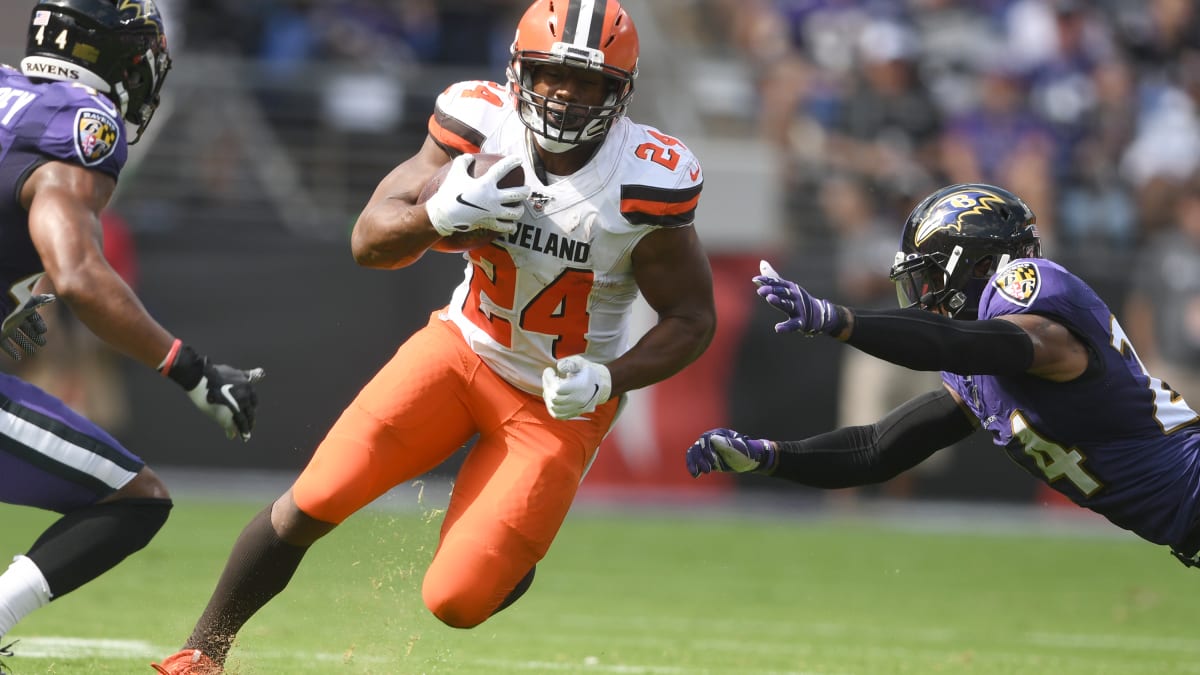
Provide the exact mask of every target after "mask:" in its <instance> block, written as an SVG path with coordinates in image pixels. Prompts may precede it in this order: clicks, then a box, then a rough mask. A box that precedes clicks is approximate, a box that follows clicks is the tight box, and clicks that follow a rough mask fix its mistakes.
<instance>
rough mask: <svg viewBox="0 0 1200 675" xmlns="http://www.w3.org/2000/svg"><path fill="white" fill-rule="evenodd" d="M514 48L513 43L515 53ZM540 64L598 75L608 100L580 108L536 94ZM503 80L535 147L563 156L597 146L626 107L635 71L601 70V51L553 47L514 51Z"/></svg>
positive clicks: (557, 45) (562, 45)
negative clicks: (534, 50)
mask: <svg viewBox="0 0 1200 675" xmlns="http://www.w3.org/2000/svg"><path fill="white" fill-rule="evenodd" d="M515 47H516V43H514V50H515ZM542 65H565V66H567V67H570V68H581V69H584V70H588V71H592V72H601V73H603V74H604V77H605V81H606V83H607V84H608V90H609V91H608V96H606V97H605V100H604V102H603V103H601V104H600V105H585V104H580V103H567V102H564V101H556V100H554V99H551V98H548V97H546V96H543V95H541V94H538V93H537V92H535V91H534V89H533V79H534V74H535V73H536V71H537V68H538V67H539V66H542ZM507 75H508V81H509V84H510V87H511V88H512V90H513V92H514V93H515V96H516V104H517V110H518V112H519V113H520V115H521V121H522V122H524V124H525V126H526V127H528V128H529V129H530V130H531V131H532V132H533V134H534V138H535V139H536V140H537V142H538V144H539V145H541V146H542V147H543V148H545V149H546V150H549V151H551V152H564V151H566V150H570V149H571V148H574V147H575V146H578V145H581V144H585V143H593V142H596V141H599V140H600V139H602V138H603V137H604V135H605V134H607V133H608V130H609V129H611V128H612V125H613V124H614V123H616V121H617V119H619V118H620V117H621V115H624V114H625V110H626V109H627V108H628V107H629V101H630V99H632V98H633V79H634V78H635V77H637V72H636V70H635V71H634V72H627V71H624V70H621V69H619V68H614V67H611V66H609V67H606V66H605V65H604V53H603V52H601V51H600V50H596V49H586V48H579V47H573V46H571V45H568V44H566V43H564V42H556V43H554V45H553V47H552V48H551V50H550V52H528V51H527V52H519V51H514V54H513V57H512V61H511V63H510V65H509V68H508V73H507Z"/></svg>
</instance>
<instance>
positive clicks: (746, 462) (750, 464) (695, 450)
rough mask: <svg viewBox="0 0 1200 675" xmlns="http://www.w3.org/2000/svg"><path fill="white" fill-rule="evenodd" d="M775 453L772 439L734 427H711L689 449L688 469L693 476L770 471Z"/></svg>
mask: <svg viewBox="0 0 1200 675" xmlns="http://www.w3.org/2000/svg"><path fill="white" fill-rule="evenodd" d="M775 456H776V450H775V444H774V443H772V442H771V441H768V440H765V439H760V438H750V437H749V436H746V435H745V434H742V433H739V432H736V431H734V430H733V429H710V430H708V431H706V432H704V433H703V434H701V435H700V438H698V439H696V442H695V443H693V444H692V447H690V448H688V449H687V469H688V473H690V474H692V477H693V478H699V477H700V474H704V473H709V472H711V471H728V472H733V473H747V472H750V471H762V472H766V471H770V470H771V469H774V468H775Z"/></svg>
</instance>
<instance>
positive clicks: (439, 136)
mask: <svg viewBox="0 0 1200 675" xmlns="http://www.w3.org/2000/svg"><path fill="white" fill-rule="evenodd" d="M429 135H430V136H432V137H433V140H434V142H435V143H437V144H438V145H439V146H441V148H442V150H445V151H446V154H448V155H450V156H451V157H456V156H458V155H462V154H468V153H475V152H479V146H481V145H483V141H484V136H483V134H482V133H480V132H479V131H477V130H476V129H473V128H471V126H470V125H468V124H466V123H465V122H463V121H462V120H460V119H457V118H455V117H451V116H450V115H449V114H448V113H447V112H446V111H444V110H442V109H441V108H436V109H434V111H433V115H430V117H429Z"/></svg>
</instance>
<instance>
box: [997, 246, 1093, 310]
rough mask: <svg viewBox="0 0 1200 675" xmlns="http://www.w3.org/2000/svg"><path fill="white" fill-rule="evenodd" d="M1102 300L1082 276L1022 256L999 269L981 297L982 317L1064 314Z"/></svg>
mask: <svg viewBox="0 0 1200 675" xmlns="http://www.w3.org/2000/svg"><path fill="white" fill-rule="evenodd" d="M1097 303H1102V301H1101V300H1100V299H1099V298H1098V297H1097V296H1096V294H1095V292H1094V291H1092V289H1091V288H1090V287H1088V286H1087V285H1086V284H1085V283H1084V282H1083V280H1082V279H1080V278H1079V277H1077V276H1075V275H1074V274H1072V273H1071V272H1069V271H1067V270H1066V269H1065V268H1064V267H1062V266H1061V265H1059V264H1057V263H1055V262H1053V261H1050V260H1046V259H1045V258H1021V259H1018V260H1014V261H1012V262H1010V263H1009V264H1007V265H1005V266H1004V267H1002V268H1001V269H999V270H997V271H996V274H995V275H993V276H992V279H991V281H989V282H988V285H987V287H986V288H984V290H983V295H982V297H980V299H979V318H980V319H991V318H995V317H997V316H1003V315H1005V314H1025V313H1038V314H1051V315H1064V314H1068V313H1069V312H1070V308H1072V307H1088V306H1091V305H1095V304H1097Z"/></svg>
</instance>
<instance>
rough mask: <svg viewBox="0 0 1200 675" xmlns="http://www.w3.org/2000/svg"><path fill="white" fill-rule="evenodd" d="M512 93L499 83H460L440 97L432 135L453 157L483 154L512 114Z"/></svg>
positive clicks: (481, 81)
mask: <svg viewBox="0 0 1200 675" xmlns="http://www.w3.org/2000/svg"><path fill="white" fill-rule="evenodd" d="M509 103H510V98H509V94H508V91H507V90H506V89H505V88H504V87H502V86H501V85H499V84H497V83H495V82H487V81H484V80H469V81H465V82H456V83H454V84H452V85H450V86H449V87H446V90H445V91H443V92H442V93H441V94H439V95H438V97H437V103H436V104H435V105H434V110H433V115H431V116H430V118H429V135H430V136H431V137H432V138H433V140H434V142H436V143H437V144H438V145H439V146H441V148H442V149H443V150H445V151H446V152H447V153H448V154H450V155H451V156H455V155H460V154H464V153H474V152H479V150H480V148H481V147H482V146H483V142H484V141H485V140H486V139H487V138H488V137H489V136H491V135H492V134H493V133H494V132H495V131H496V129H498V128H499V127H500V126H501V125H502V124H503V122H504V119H505V118H506V117H507V116H508V114H509V113H510V112H512V106H511V105H509Z"/></svg>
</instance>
